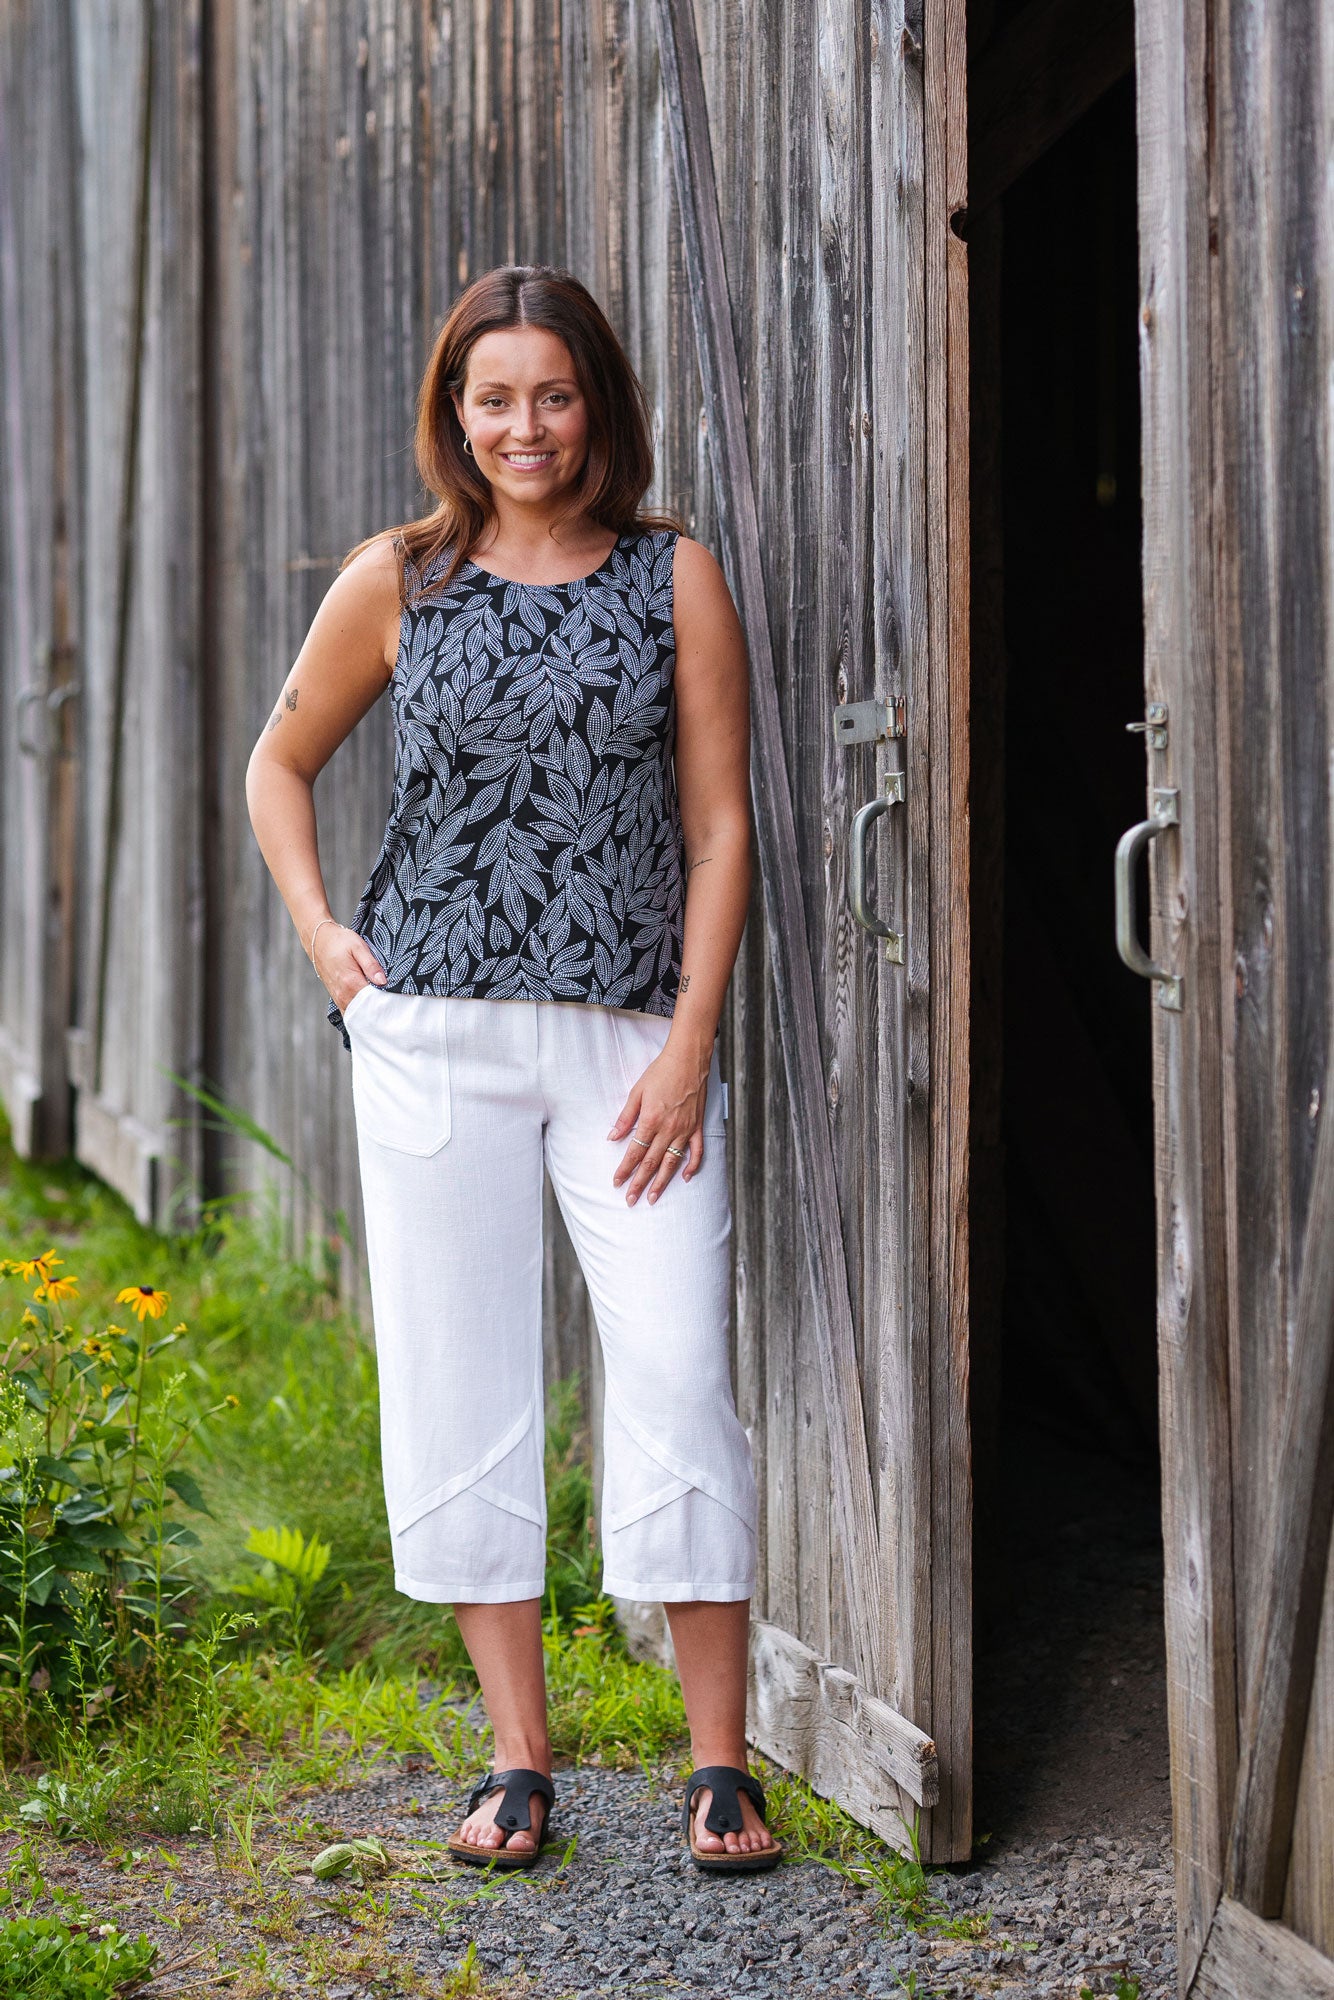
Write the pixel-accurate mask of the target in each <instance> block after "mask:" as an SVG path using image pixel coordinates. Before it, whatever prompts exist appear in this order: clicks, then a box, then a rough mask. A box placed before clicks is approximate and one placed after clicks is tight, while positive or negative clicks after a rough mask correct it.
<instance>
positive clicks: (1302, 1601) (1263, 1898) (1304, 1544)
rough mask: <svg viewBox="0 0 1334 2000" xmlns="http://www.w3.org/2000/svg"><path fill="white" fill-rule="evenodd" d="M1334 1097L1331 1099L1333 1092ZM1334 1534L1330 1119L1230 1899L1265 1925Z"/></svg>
mask: <svg viewBox="0 0 1334 2000" xmlns="http://www.w3.org/2000/svg"><path fill="white" fill-rule="evenodd" d="M1326 1095H1327V1096H1329V1093H1328V1092H1327V1093H1326ZM1331 1528H1334V1117H1330V1116H1325V1117H1322V1118H1321V1120H1320V1133H1319V1138H1318V1140H1317V1143H1316V1160H1315V1179H1314V1182H1313V1185H1312V1189H1311V1206H1310V1216H1309V1225H1308V1229H1307V1242H1306V1253H1305V1256H1304V1257H1303V1259H1302V1275H1301V1289H1300V1293H1299V1296H1298V1301H1297V1328H1296V1336H1295V1341H1294V1346H1293V1353H1292V1361H1291V1365H1290V1368H1289V1373H1288V1390H1287V1406H1286V1411H1285V1414H1284V1419H1283V1427H1282V1438H1281V1442H1280V1445H1279V1450H1278V1457H1277V1464H1276V1467H1275V1478H1274V1483H1273V1487H1272V1490H1271V1502H1270V1516H1269V1534H1268V1537H1267V1543H1268V1556H1267V1560H1266V1562H1265V1564H1264V1568H1263V1571H1262V1572H1261V1573H1262V1574H1263V1575H1264V1577H1265V1579H1266V1585H1265V1589H1264V1595H1263V1601H1262V1604H1261V1606H1260V1607H1259V1611H1258V1615H1256V1617H1255V1627H1254V1643H1253V1657H1254V1660H1255V1662H1256V1667H1255V1674H1254V1678H1253V1680H1252V1683H1251V1687H1250V1690H1249V1693H1248V1696H1247V1700H1246V1704H1245V1708H1244V1710H1243V1712H1242V1729H1241V1757H1240V1765H1239V1769H1238V1774H1237V1791H1236V1803H1235V1805H1234V1808H1233V1814H1232V1832H1231V1837H1230V1841H1229V1848H1228V1862H1227V1877H1226V1887H1227V1893H1228V1894H1229V1895H1230V1896H1234V1897H1236V1898H1237V1900H1238V1901H1240V1902H1242V1903H1245V1904H1246V1905H1247V1907H1248V1908H1249V1909H1252V1910H1254V1911H1256V1912H1257V1914H1259V1915H1260V1916H1263V1917H1276V1916H1278V1915H1280V1914H1281V1912H1282V1909H1283V1894H1284V1888H1285V1885H1286V1883H1287V1877H1288V1858H1289V1853H1290V1850H1291V1845H1292V1825H1293V1815H1294V1813H1295V1810H1296V1803H1297V1783H1298V1778H1299V1775H1300V1771H1301V1763H1302V1752H1303V1749H1304V1746H1305V1740H1306V1726H1307V1718H1308V1715H1309V1711H1310V1701H1311V1688H1312V1684H1313V1681H1314V1678H1315V1664H1316V1649H1317V1646H1318V1643H1319V1638H1320V1625H1321V1615H1322V1612H1323V1609H1324V1595H1325V1579H1326V1575H1327V1573H1328V1570H1329V1558H1330V1534H1331Z"/></svg>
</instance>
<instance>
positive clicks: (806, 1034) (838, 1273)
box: [658, 0, 882, 1680]
mask: <svg viewBox="0 0 1334 2000" xmlns="http://www.w3.org/2000/svg"><path fill="white" fill-rule="evenodd" d="M658 26H659V47H660V49H661V52H662V63H663V75H664V84H665V88H666V92H667V97H668V102H669V104H670V105H671V106H672V109H673V148H672V156H673V164H674V168H675V172H676V182H677V199H678V205H679V208H680V211H681V216H682V225H683V234H684V237H685V242H686V247H687V256H688V259H689V260H690V262H691V264H692V266H693V269H694V275H695V286H694V290H695V300H696V337H697V343H698V347H699V351H700V360H701V372H702V374H703V377H704V381H705V386H706V394H707V396H708V403H709V410H710V418H711V423H710V443H711V447H712V458H713V468H714V498H715V504H716V505H717V506H718V509H719V517H720V524H721V527H722V531H723V541H724V548H725V550H726V552H727V556H728V558H729V560H728V570H729V581H730V582H731V585H732V589H733V594H734V595H735V597H736V599H737V604H738V609H739V611H740V613H741V617H742V622H743V624H744V626H745V629H746V634H747V638H748V642H749V647H750V657H751V693H752V713H753V716H754V721H755V734H756V754H755V756H754V757H753V758H752V765H751V775H752V790H753V795H754V803H755V813H756V820H757V824H758V830H759V835H760V853H761V859H762V863H763V876H764V883H765V906H766V915H767V917H768V923H769V937H770V943H771V946H772V948H773V952H774V982H775V990H776V994H777V1000H778V1008H779V1022H780V1030H781V1034H782V1045H783V1052H784V1059H785V1063H786V1067H787V1083H788V1091H789V1095H790V1097H791V1099H792V1110H793V1121H794V1129H795V1132H796V1136H797V1148H796V1157H797V1181H798V1189H799V1192H800V1195H801V1206H802V1221H803V1227H804V1229H805V1232H806V1243H807V1256H808V1266H809V1274H810V1282H811V1292H812V1297H813V1303H814V1310H815V1315H816V1326H817V1334H818V1345H819V1354H820V1363H821V1373H822V1378H823V1386H824V1392H825V1406H826V1411H827V1417H828V1425H829V1431H830V1439H831V1458H832V1464H831V1471H832V1476H833V1483H834V1491H835V1497H836V1502H837V1511H838V1519H839V1527H840V1532H841V1535H842V1537H843V1544H844V1559H845V1562H846V1563H847V1565H848V1569H849V1573H850V1582H849V1596H850V1600H851V1603H852V1608H853V1617H854V1621H855V1622H854V1630H855V1635H856V1641H857V1662H858V1667H859V1670H860V1671H861V1672H862V1673H863V1674H864V1675H865V1676H866V1677H867V1679H868V1680H871V1679H872V1677H873V1676H874V1675H875V1673H876V1672H877V1668H878V1662H879V1660H880V1657H881V1651H882V1638H881V1632H880V1594H879V1590H878V1587H877V1579H878V1557H877V1554H876V1530H875V1514H874V1507H873V1503H872V1497H871V1483H870V1469H869V1464H868V1460H867V1456H866V1450H865V1428H864V1421H863V1417H862V1413H861V1385H860V1381H859V1379H858V1376H857V1369H856V1353H855V1345H854V1340H853V1332H852V1324H851V1311H850V1305H849V1291H848V1281H847V1271H846V1264H845V1259H844V1254H843V1240H842V1231H841V1221H840V1216H839V1209H838V1191H837V1184H836V1181H835V1177H834V1168H833V1153H832V1145H831V1140H830V1132H829V1119H828V1111H827V1107H826V1104H825V1100H824V1093H823V1090H822V1088H821V1081H822V1076H823V1063H822V1061H821V1060H820V1042H819V1026H818V1021H817V1017H816V1010H815V993H814V984H813V979H812V973H811V964H810V957H809V952H808V949H807V946H806V933H805V923H804V919H803V916H802V899H801V884H800V878H799V875H798V872H797V843H796V832H795V827H794V824H793V819H792V801H791V794H790V790H789V785H788V777H787V767H786V752H785V750H784V746H783V739H782V731H781V725H780V722H779V717H778V707H777V694H776V687H775V683H774V668H773V655H772V650H771V645H770V639H769V624H768V609H767V605H766V602H765V594H764V578H763V571H762V566H761V561H760V542H759V526H758V520H757V517H756V513H755V498H754V489H753V487H752V485H751V481H750V477H749V471H750V461H749V449H748V444H747V439H746V429H745V410H744V406H743V404H742V400H741V384H740V376H739V373H738V369H737V358H736V347H735V343H734V339H733V333H732V324H731V313H730V306H729V304H728V294H727V280H726V271H725V267H724V264H723V256H722V241H721V236H720V233H719V223H718V205H717V194H716V190H715V186H714V180H713V164H712V157H711V154H710V151H709V136H708V127H707V112H706V107H705V102H704V94H703V83H702V78H701V76H700V71H699V54H698V47H697V44H696V42H695V28H694V17H693V14H692V13H691V11H690V8H689V6H688V5H686V4H685V3H684V0H658Z"/></svg>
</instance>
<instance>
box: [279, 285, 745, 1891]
mask: <svg viewBox="0 0 1334 2000" xmlns="http://www.w3.org/2000/svg"><path fill="white" fill-rule="evenodd" d="M416 454H417V465H418V469H419V471H420V474H421V477H422V480H423V483H424V484H425V486H426V487H427V489H428V490H429V491H430V492H432V493H433V494H434V495H435V498H436V501H437V505H436V507H435V509H434V510H433V511H432V512H431V513H430V514H429V515H427V516H426V517H425V518H424V519H422V520H420V521H415V522H408V523H405V524H403V525H402V526H400V527H399V528H397V529H393V530H387V531H385V532H384V533H383V534H380V535H376V536H373V537H371V538H370V539H369V540H368V541H366V542H363V543H361V544H360V545H359V546H358V547H357V548H356V549H354V550H353V551H352V552H351V553H350V555H349V556H348V557H347V558H346V559H345V560H344V562H343V565H342V566H341V568H340V570H339V573H338V576H337V577H336V578H335V580H334V582H333V584H332V586H331V587H330V589H329V592H328V595H327V596H326V597H325V599H324V602H323V603H322V604H321V606H320V608H319V610H318V611H317V613H316V615H315V618H314V621H313V623H312V625H311V628H310V631H309V634H308V636H307V638H306V640H305V643H304V644H303V646H302V648H301V650H300V652H299V654H298V655H297V658H296V661H295V664H294V665H293V667H292V670H291V672H290V674H289V675H288V677H287V682H286V684H285V686H284V688H283V690H282V694H281V696H280V698H279V701H278V703H277V706H276V707H275V709H274V711H273V714H272V716H271V718H270V720H269V722H268V724H267V726H266V728H265V731H264V733H263V735H262V736H261V737H260V739H259V741H258V743H257V744H256V746H255V749H254V752H253V754H252V757H251V760H250V766H249V770H248V773H247V798H248V801H249V805H250V813H251V820H252V823H253V825H254V828H255V834H256V837H257V839H258V841H259V845H260V848H261V850H262V852H263V855H264V859H265V861H266V862H267V864H268V866H269V868H270V870H271V871H272V874H273V877H274V880H275V881H276V882H277V885H278V888H279V890H280V891H281V893H282V896H283V900H284V901H285V903H286V905H287V908H288V910H289V912H290V914H291V917H292V920H293V922H294V923H295V925H296V927H297V931H298V933H299V935H300V937H301V941H302V945H303V947H304V948H305V950H306V952H307V955H308V956H309V957H310V959H311V961H312V963H313V965H314V966H315V968H316V970H317V972H318V974H319V976H320V978H321V979H322V981H323V982H324V984H325V986H326V987H327V989H328V991H329V995H330V1001H329V1008H328V1018H329V1020H330V1021H331V1022H332V1024H333V1025H334V1026H335V1027H337V1028H338V1029H339V1030H340V1032H341V1034H342V1037H343V1042H344V1045H345V1046H346V1047H347V1048H348V1049H349V1050H350V1051H351V1054H352V1074H353V1102H354V1107H355V1113H356V1123H357V1143H358V1155H359V1161H360V1171H361V1182H362V1191H363V1197H364V1206H365V1214H366V1233H367V1248H368V1257H369V1265H370V1279H371V1303H372V1308H373V1314H374V1321H375V1335H376V1355H377V1364H378V1368H379V1374H380V1386H381V1408H382V1418H381V1423H382V1451H383V1466H384V1480H385V1495H386V1500H387V1503H388V1510H389V1522H390V1530H391V1536H392V1544H393V1552H394V1563H395V1583H396V1586H397V1588H398V1589H399V1590H400V1591H402V1592H404V1593H405V1594H406V1595H407V1596H409V1597H414V1598H420V1599H424V1600H426V1601H429V1602H436V1603H451V1604H452V1605H453V1607H454V1612H455V1615H456V1617H457V1619H458V1623H459V1629H460V1631H461V1632H462V1634H463V1639H464V1643H465V1644H466V1646H467V1648H468V1652H469V1655H470V1657H471V1659H472V1662H473V1665H474V1667H475V1668H476V1671H477V1674H478V1678H479V1681H480V1683H481V1689H482V1695H483V1699H484V1701H485V1704H486V1710H487V1715H488V1717H489V1720H490V1723H491V1728H492V1732H493V1735H494V1738H495V1765H496V1768H495V1772H494V1773H487V1774H486V1775H485V1776H484V1777H483V1779H482V1780H481V1782H480V1783H479V1785H478V1786H477V1788H476V1790H475V1791H474V1793H473V1797H472V1799H471V1800H470V1802H469V1807H468V1812H467V1817H466V1819H465V1820H464V1822H463V1824H462V1826H461V1827H460V1828H459V1831H458V1833H457V1835H456V1836H455V1838H454V1840H453V1841H452V1842H451V1843H450V1844H451V1847H452V1849H453V1851H454V1852H455V1853H456V1854H457V1855H459V1857H460V1858H461V1859H464V1860H472V1861H480V1862H483V1863H496V1864H499V1865H502V1866H529V1865H531V1864H532V1862H533V1861H534V1860H535V1859H536V1857H537V1854H538V1852H539V1851H540V1848H541V1846H542V1843H543V1841H544V1839H545V1837H546V1832H547V1816H548V1813H549V1809H550V1807H551V1804H552V1802H553V1793H552V1789H551V1785H550V1770H551V1752H550V1745H549V1742H548V1736H547V1721H546V1691H545V1684H544V1676H543V1665H542V1645H541V1600H542V1589H543V1571H544V1547H545V1499H544V1494H543V1487H542V1461H543V1453H542V1444H543V1422H542V1409H543V1399H542V1345H541V1277H542V1210H541V1202H542V1182H543V1170H544V1167H545V1169H546V1170H547V1171H549V1172H550V1175H551V1179H552V1184H553V1187H554V1188H555V1192H556V1196H557V1199H558V1200H559V1202H560V1205H561V1211H562V1214H563V1215H564V1218H565V1220H566V1222H567V1224H568V1226H569V1229H570V1233H571V1237H572V1240H573V1242H574V1244H575V1247H576V1249H577V1251H578V1254H579V1257H580V1262H581V1265H582V1268H583V1271H584V1275H585V1277H586V1279H587V1282H588V1286H589V1291H590V1294H591V1297H592V1299H593V1303H594V1307H595V1312H596V1317H597V1322H598V1330H599V1334H600V1337H601V1341H602V1348H603V1355H604V1359H605V1364H606V1418H605V1423H606V1428H605V1440H604V1442H605V1451H604V1468H605V1469H604V1482H603V1484H604V1491H603V1508H602V1548H603V1559H604V1581H605V1586H606V1588H607V1589H608V1591H610V1592H612V1593H613V1594H614V1595H617V1596H623V1597H628V1598H636V1599H647V1600H650V1601H652V1600H659V1601H662V1602H663V1603H664V1604H665V1605H666V1608H667V1615H668V1618H669V1621H670V1625H671V1632H672V1639H673V1644H674V1648H675V1653H676V1660H677V1666H678V1670H679V1672H680V1676H681V1685H682V1690H683V1693H684V1697H685V1704H686V1711H687V1715H688V1718H689V1723H690V1732H691V1744H692V1750H693V1754H694V1761H695V1764H696V1765H697V1767H698V1768H697V1769H696V1771H695V1772H694V1773H693V1774H692V1777H691V1780H690V1783H689V1785H688V1787H687V1792H686V1798H685V1803H684V1812H683V1831H684V1834H685V1837H686V1838H687V1839H688V1840H689V1843H690V1846H691V1851H692V1853H693V1854H694V1856H695V1858H696V1861H697V1862H698V1863H699V1864H700V1865H701V1866H703V1867H711V1868H722V1869H729V1868H730V1869H735V1868H743V1867H744V1868H754V1867H767V1866H770V1865H772V1864H773V1863H774V1862H775V1861H776V1860H777V1859H778V1858H779V1855H780V1851H781V1850H780V1848H779V1846H778V1844H777V1843H776V1842H775V1841H774V1840H773V1837H772V1836H771V1835H770V1833H769V1832H768V1829H767V1828H766V1826H765V1824H764V1795H763V1792H762V1790H761V1789H760V1787H759V1786H758V1784H757V1783H756V1782H755V1780H754V1779H753V1778H751V1777H750V1775H749V1773H748V1771H747V1769H746V1751H745V1740H744V1734H743V1731H744V1722H745V1693H746V1646H747V1633H748V1625H749V1598H750V1595H751V1591H752V1588H753V1583H754V1571H755V1523H756V1494H755V1483H754V1476H753V1472H752V1467H751V1458H750V1448H749V1443H748V1440H747V1438H746V1435H745V1432H744V1431H743V1430H742V1428H741V1425H740V1423H739V1422H738V1420H737V1416H736V1411H735V1407H734V1404H733V1399H732V1391H731V1383H730V1377H729V1372H728V1354H727V1334H728V1316H729V1309H730V1277H729V1253H728V1244H729V1238H730V1233H731V1211H730V1206H729V1195H728V1184H727V1166H726V1157H725V1130H724V1126H723V1118H724V1116H725V1110H724V1102H723V1088H722V1079H721V1077H720V1074H719V1067H718V1054H717V1049H716V1046H715V1041H716V1035H717V1028H718V1019H719V1015H720V1013H721V1009H722V1004H723V999H724V995H725V993H726V989H727V983H728V980H729V978H730V977H731V972H732V967H733V963H734V961H735V958H736V952H737V947H738V945H739V943H740V938H741V933H742V929H743V927H744V923H745V915H746V907H747V901H748V897H749V891H750V882H751V857H750V816H749V802H748V765H749V693H748V686H747V669H746V656H745V646H744V641H743V637H742V633H741V628H740V623H739V621H738V618H737V615H736V611H735V608H734V606H733V604H732V600H731V597H730V595H729V593H728V589H727V585H726V582H725V581H724V578H723V575H722V572H721V570H720V569H719V567H718V564H717V563H716V562H715V560H714V559H713V557H712V556H711V555H709V554H708V552H707V551H706V550H705V549H703V548H702V547H700V546H699V544H698V543H696V542H693V541H690V540H687V539H686V538H685V537H684V536H683V535H681V534H680V533H679V532H678V530H677V528H676V525H675V524H674V523H673V522H670V521H668V520H667V519H665V518H664V517H662V516H657V515H651V514H647V513H645V512H643V511H642V510H641V506H640V502H641V500H642V498H643V495H644V493H645V491H646V489H647V487H648V485H649V482H650V479H651V476H652V464H653V461H652V448H651V444H650V430H649V421H648V413H647V408H646V404H645V399H644V394H643V390H642V388H641V386H640V384H639V382H638V381H637V379H636V377H635V375H634V373H633V371H632V369H631V367H630V365H629V362H628V361H627V359H626V356H625V354H624V352H623V350H622V348H621V346H620V344H619V342H618V341H617V339H616V336H615V334H614V333H613V331H612V329H611V327H610V326H609V324H608V323H607V320H606V319H605V318H604V316H603V314H602V312H601V311H600V309H599V308H598V306H597V304H596V303H595V301H594V300H593V299H592V297H591V296H590V294H589V293H588V292H587V291H586V290H585V288H584V287H583V285H581V284H580V283H579V282H578V280H577V279H575V278H573V277H571V276H570V275H569V274H568V273H566V272H562V271H557V270H554V269H551V268H549V267H546V266H513V267H506V268H503V269H498V270H495V271H491V272H489V273H487V274H486V275H485V276H484V277H482V278H479V279H478V280H477V281H476V283H474V284H473V285H471V286H470V287H469V288H468V290H467V291H466V292H465V293H464V294H463V296H462V297H461V298H460V299H459V300H458V302H457V304H456V305H455V307H454V309H453V311H452V312H451V313H450V315H449V317H448V319H447V320H446V322H445V324H444V326H443V327H442V329H441V331H440V334H439V337H438V338H437V340H436V343H435V346H434V349H433V351H432V354H431V358H430V361H429V364H428V366H427V369H426V373H425V376H424V378H423V381H422V385H421V391H420V395H419V399H418V417H417V435H416ZM386 686H387V687H388V688H389V689H390V690H391V702H392V706H393V714H394V725H395V742H396V774H395V785H394V795H393V803H392V807H391V811H390V816H389V822H388V825H387V826H386V829H385V835H384V840H383V843H382V846H381V850H380V854H379V857H378V859H377V860H376V863H375V866H374V869H373V870H372V873H371V877H370V880H369V881H368V883H367V885H366V889H365V891H364V892H363V894H362V897H361V900H360V902H359V903H358V905H357V908H356V910H355V912H354V913H353V916H352V920H351V922H350V924H347V925H344V924H343V923H341V922H340V921H339V920H338V918H337V917H336V916H335V914H334V912H333V911H332V910H331V909H330V907H329V903H328V900H327V897H326V894H325V889H324V883H323V879H322V876H321V873H320V865H319V856H318V848H317V840H316V825H315V812H314V805H313V797H312V787H313V785H314V781H315V778H316V776H317V774H318V773H319V771H320V770H321V769H322V768H323V766H324V764H325V763H326V762H327V761H328V759H329V757H330V756H332V754H333V752H334V751H335V750H336V749H337V748H338V745H339V744H340V743H341V742H342V741H343V740H344V738H345V737H346V736H347V735H348V734H349V732H350V731H351V730H352V729H353V728H355V726H356V724H357V723H358V722H359V721H360V720H361V718H362V716H363V715H365V713H366V712H367V710H368V709H370V708H371V706H372V705H373V704H374V702H375V701H377V700H378V698H379V697H380V695H381V694H382V693H383V692H384V690H385V688H386ZM673 752H674V757H675V769H674V771H673ZM641 1196H642V1197H643V1199H642V1201H641Z"/></svg>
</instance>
